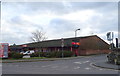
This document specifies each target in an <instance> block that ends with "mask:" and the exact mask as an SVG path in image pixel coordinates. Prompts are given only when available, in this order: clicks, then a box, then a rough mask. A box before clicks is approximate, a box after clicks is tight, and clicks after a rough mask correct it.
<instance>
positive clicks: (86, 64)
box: [2, 54, 120, 74]
mask: <svg viewBox="0 0 120 76" xmlns="http://www.w3.org/2000/svg"><path fill="white" fill-rule="evenodd" d="M103 60H107V59H106V55H105V54H104V55H94V56H89V57H81V58H74V59H68V60H55V61H39V62H17V63H3V64H2V73H3V74H119V73H120V72H119V71H118V70H111V69H105V68H99V67H95V66H93V65H91V64H92V63H94V62H100V61H103Z"/></svg>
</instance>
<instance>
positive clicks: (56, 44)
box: [14, 35, 107, 47]
mask: <svg viewBox="0 0 120 76" xmlns="http://www.w3.org/2000/svg"><path fill="white" fill-rule="evenodd" d="M89 37H98V36H97V35H92V36H85V37H76V40H79V39H85V38H89ZM98 38H99V37H98ZM74 39H75V37H73V38H64V46H71V45H72V44H71V43H72V40H74ZM99 39H101V38H99ZM101 40H102V39H101ZM105 43H106V42H105ZM106 44H107V43H106ZM23 45H27V47H61V39H55V40H46V41H42V42H34V43H27V44H23ZM19 46H21V45H17V46H14V47H19Z"/></svg>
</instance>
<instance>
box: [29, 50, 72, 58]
mask: <svg viewBox="0 0 120 76" xmlns="http://www.w3.org/2000/svg"><path fill="white" fill-rule="evenodd" d="M72 55H73V53H72V52H71V51H63V56H64V57H71V56H72ZM39 56H40V57H47V58H55V57H57V58H60V57H62V51H59V52H55V51H54V52H36V53H33V54H31V55H30V57H39Z"/></svg>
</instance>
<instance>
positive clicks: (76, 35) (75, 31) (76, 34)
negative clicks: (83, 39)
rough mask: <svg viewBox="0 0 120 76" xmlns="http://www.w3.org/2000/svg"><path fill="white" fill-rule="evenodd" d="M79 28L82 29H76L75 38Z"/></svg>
mask: <svg viewBox="0 0 120 76" xmlns="http://www.w3.org/2000/svg"><path fill="white" fill-rule="evenodd" d="M78 30H80V29H76V30H75V38H76V36H77V31H78Z"/></svg>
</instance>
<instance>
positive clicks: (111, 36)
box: [107, 32, 114, 41]
mask: <svg viewBox="0 0 120 76" xmlns="http://www.w3.org/2000/svg"><path fill="white" fill-rule="evenodd" d="M113 36H114V35H113V32H108V33H107V40H108V41H112V40H113Z"/></svg>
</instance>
